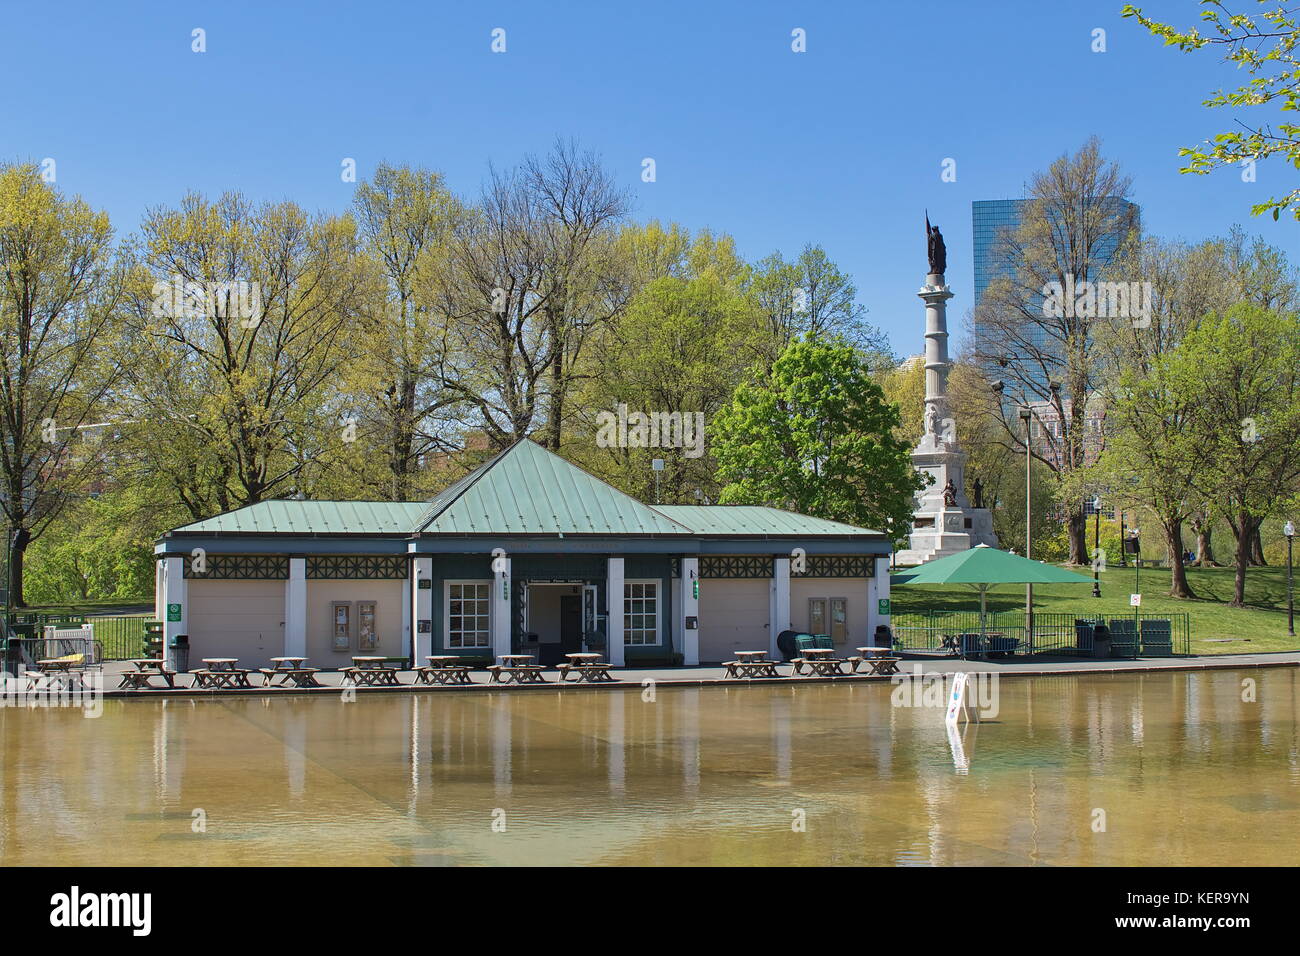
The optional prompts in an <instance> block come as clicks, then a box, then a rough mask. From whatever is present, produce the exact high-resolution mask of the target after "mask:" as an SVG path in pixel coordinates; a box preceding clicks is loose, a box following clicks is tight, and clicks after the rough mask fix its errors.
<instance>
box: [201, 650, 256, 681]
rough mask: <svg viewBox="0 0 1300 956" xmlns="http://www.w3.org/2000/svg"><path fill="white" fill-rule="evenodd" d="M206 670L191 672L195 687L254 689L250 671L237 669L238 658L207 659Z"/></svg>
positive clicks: (205, 660)
mask: <svg viewBox="0 0 1300 956" xmlns="http://www.w3.org/2000/svg"><path fill="white" fill-rule="evenodd" d="M203 663H205V664H207V665H208V666H207V667H206V668H200V669H199V670H196V671H191V672H190V673H191V675H192V676H193V677H194V684H193V685H192V686H194V687H252V686H253V685H252V684H250V683H249V682H248V671H247V670H243V669H241V668H238V667H236V666H235V665H236V664H238V663H239V658H238V657H205V658H203Z"/></svg>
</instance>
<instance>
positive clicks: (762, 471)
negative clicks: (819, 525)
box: [710, 338, 924, 537]
mask: <svg viewBox="0 0 1300 956" xmlns="http://www.w3.org/2000/svg"><path fill="white" fill-rule="evenodd" d="M900 421H901V419H900V416H899V411H898V406H896V405H893V404H891V403H890V402H888V401H887V400H886V399H885V395H884V392H883V391H882V390H881V388H880V386H879V385H877V384H876V383H875V382H874V381H873V380H872V378H871V374H870V372H869V370H868V368H867V366H866V364H865V363H864V362H863V360H862V358H861V356H860V355H859V353H858V351H857V350H856V349H854V348H853V347H852V346H851V345H849V344H847V343H846V342H844V341H843V340H838V339H835V340H830V341H805V340H804V339H802V338H800V339H796V340H795V341H793V342H792V343H791V344H790V345H789V347H788V348H786V350H785V351H784V352H783V353H782V355H781V357H780V358H778V359H777V361H776V363H775V364H774V365H773V366H772V370H771V372H770V373H767V374H766V375H763V376H762V377H761V378H760V379H759V380H758V381H755V382H752V383H744V384H742V385H741V386H740V387H739V388H737V389H736V392H735V395H734V396H733V397H732V400H731V401H730V402H729V403H728V404H727V405H726V406H725V407H724V408H723V409H722V410H721V411H720V412H719V414H718V417H717V421H716V424H715V425H714V427H713V428H712V429H711V430H710V440H711V446H712V450H713V454H714V456H715V457H716V458H717V461H718V476H719V478H720V479H721V480H722V481H723V482H725V483H726V484H725V486H724V487H723V489H722V498H721V500H722V501H723V502H724V503H731V504H755V505H771V506H775V507H780V508H786V509H789V510H793V511H798V512H802V513H804V514H809V515H814V516H816V517H819V518H828V519H831V520H834V521H844V522H847V523H850V524H855V525H859V526H862V527H870V528H876V529H879V530H882V531H885V532H887V533H889V534H891V535H893V536H895V537H898V536H900V535H902V534H903V533H905V532H906V531H907V529H908V527H909V523H910V520H911V515H912V502H913V497H914V496H915V494H916V492H918V491H920V490H921V488H923V487H924V482H923V479H922V478H921V477H920V476H919V475H918V474H917V472H916V471H915V469H913V467H912V462H911V458H910V449H909V448H908V446H907V444H906V442H904V441H902V440H901V439H899V437H898V436H897V435H896V434H895V429H897V428H898V427H899V424H900Z"/></svg>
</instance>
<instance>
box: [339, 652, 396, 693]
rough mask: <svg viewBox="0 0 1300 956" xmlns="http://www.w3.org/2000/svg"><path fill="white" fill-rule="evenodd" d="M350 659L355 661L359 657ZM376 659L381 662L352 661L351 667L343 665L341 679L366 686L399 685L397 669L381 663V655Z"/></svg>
mask: <svg viewBox="0 0 1300 956" xmlns="http://www.w3.org/2000/svg"><path fill="white" fill-rule="evenodd" d="M352 659H354V661H357V659H359V658H355V657H354V658H352ZM360 659H364V658H360ZM377 659H378V661H381V663H364V665H363V663H354V665H352V666H351V667H344V669H343V679H344V680H351V682H352V683H354V684H357V685H361V684H364V685H367V687H399V685H400V684H402V682H400V680H398V669H396V667H387V666H385V665H383V663H382V661H383V658H382V657H381V658H377Z"/></svg>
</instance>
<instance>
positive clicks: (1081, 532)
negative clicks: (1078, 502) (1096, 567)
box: [1069, 508, 1089, 564]
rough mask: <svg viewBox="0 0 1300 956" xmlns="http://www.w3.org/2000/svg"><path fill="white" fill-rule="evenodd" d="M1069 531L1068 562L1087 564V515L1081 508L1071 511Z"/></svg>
mask: <svg viewBox="0 0 1300 956" xmlns="http://www.w3.org/2000/svg"><path fill="white" fill-rule="evenodd" d="M1069 532H1070V564H1088V563H1089V561H1088V517H1087V515H1085V514H1084V513H1083V509H1082V508H1081V509H1079V510H1078V511H1076V512H1071V514H1070V521H1069Z"/></svg>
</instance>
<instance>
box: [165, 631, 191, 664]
mask: <svg viewBox="0 0 1300 956" xmlns="http://www.w3.org/2000/svg"><path fill="white" fill-rule="evenodd" d="M168 646H169V647H170V648H171V652H172V659H173V661H174V662H175V663H174V665H173V666H174V667H175V668H176V670H178V671H188V670H189V669H190V636H189V635H188V634H174V635H172V639H171V640H170V641H168Z"/></svg>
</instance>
